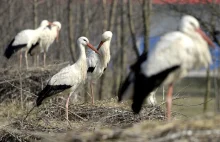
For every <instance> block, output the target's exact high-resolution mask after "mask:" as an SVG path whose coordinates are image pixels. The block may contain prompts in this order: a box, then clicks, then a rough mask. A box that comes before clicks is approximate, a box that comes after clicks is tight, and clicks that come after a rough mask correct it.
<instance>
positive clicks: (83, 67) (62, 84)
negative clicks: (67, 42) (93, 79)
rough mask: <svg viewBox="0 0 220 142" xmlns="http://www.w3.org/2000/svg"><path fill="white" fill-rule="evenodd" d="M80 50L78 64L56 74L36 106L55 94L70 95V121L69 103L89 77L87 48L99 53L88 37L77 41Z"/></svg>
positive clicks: (39, 94)
mask: <svg viewBox="0 0 220 142" xmlns="http://www.w3.org/2000/svg"><path fill="white" fill-rule="evenodd" d="M77 44H78V47H79V49H80V56H79V59H78V60H77V62H76V63H75V64H73V65H71V66H67V67H65V68H63V69H62V70H60V72H58V73H57V74H55V75H54V76H53V77H52V78H51V79H50V80H49V81H48V83H47V85H46V87H45V88H44V89H43V90H42V91H41V92H40V93H38V95H37V96H38V98H37V100H36V105H37V106H40V105H41V103H42V101H43V100H45V99H46V98H49V97H51V96H53V95H55V94H58V93H61V92H64V91H65V93H69V94H70V95H69V97H68V99H67V103H66V115H67V120H68V103H69V98H70V96H71V94H72V93H76V92H77V91H78V89H79V88H80V87H81V86H82V85H83V84H84V83H85V81H86V75H87V64H86V53H85V47H86V46H88V47H89V48H91V49H92V50H94V51H95V52H96V53H98V51H97V50H96V49H95V48H94V47H93V46H92V45H91V44H90V43H89V40H88V39H87V38H86V37H80V38H78V40H77Z"/></svg>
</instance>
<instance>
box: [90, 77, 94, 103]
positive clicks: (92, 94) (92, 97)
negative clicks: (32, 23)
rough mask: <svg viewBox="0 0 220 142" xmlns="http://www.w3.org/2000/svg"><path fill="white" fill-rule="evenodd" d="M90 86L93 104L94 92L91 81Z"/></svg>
mask: <svg viewBox="0 0 220 142" xmlns="http://www.w3.org/2000/svg"><path fill="white" fill-rule="evenodd" d="M90 88H91V95H92V104H94V94H93V83H92V81H91V82H90Z"/></svg>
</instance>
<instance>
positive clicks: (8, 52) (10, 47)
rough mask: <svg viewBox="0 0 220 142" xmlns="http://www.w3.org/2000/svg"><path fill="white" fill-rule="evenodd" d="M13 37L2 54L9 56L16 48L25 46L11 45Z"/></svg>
mask: <svg viewBox="0 0 220 142" xmlns="http://www.w3.org/2000/svg"><path fill="white" fill-rule="evenodd" d="M14 40H15V39H13V40H12V41H11V42H10V44H9V45H8V47H7V48H6V49H5V53H4V56H5V57H6V58H8V59H9V58H10V57H11V56H12V55H13V54H14V53H15V52H17V51H18V50H20V49H21V48H23V47H26V46H27V44H19V45H12V44H13V42H14Z"/></svg>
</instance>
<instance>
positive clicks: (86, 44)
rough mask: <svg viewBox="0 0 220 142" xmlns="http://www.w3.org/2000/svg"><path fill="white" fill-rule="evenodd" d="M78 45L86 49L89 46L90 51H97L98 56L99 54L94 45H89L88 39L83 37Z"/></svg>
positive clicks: (79, 39) (78, 41)
mask: <svg viewBox="0 0 220 142" xmlns="http://www.w3.org/2000/svg"><path fill="white" fill-rule="evenodd" d="M77 43H78V44H82V45H83V46H84V47H86V46H87V47H89V48H90V49H92V50H93V51H95V52H96V53H97V54H99V52H98V50H97V49H96V48H95V47H94V46H93V45H92V44H90V43H89V40H88V38H86V37H84V36H82V37H80V38H78V40H77Z"/></svg>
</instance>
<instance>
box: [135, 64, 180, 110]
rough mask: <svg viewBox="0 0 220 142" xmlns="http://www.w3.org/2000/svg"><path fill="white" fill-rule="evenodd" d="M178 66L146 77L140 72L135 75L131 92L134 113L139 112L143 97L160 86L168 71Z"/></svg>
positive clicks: (176, 67)
mask: <svg viewBox="0 0 220 142" xmlns="http://www.w3.org/2000/svg"><path fill="white" fill-rule="evenodd" d="M179 67H180V66H179V65H177V66H173V67H171V68H169V69H166V70H164V71H162V72H160V73H158V74H156V75H153V76H150V77H146V76H145V75H143V74H142V73H140V74H138V75H137V76H135V83H134V94H133V104H132V110H133V111H134V113H139V112H140V110H141V106H142V104H143V102H144V100H145V98H146V97H147V96H148V95H149V93H150V92H152V91H153V90H154V89H156V88H157V87H158V86H160V85H161V84H162V83H163V81H164V80H165V79H166V77H167V76H168V75H169V73H170V72H173V71H174V70H176V69H178V68H179Z"/></svg>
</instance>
